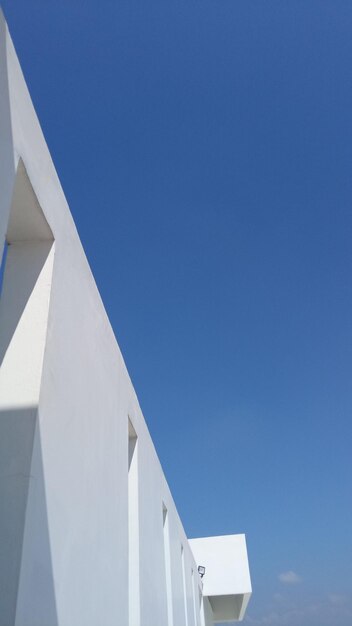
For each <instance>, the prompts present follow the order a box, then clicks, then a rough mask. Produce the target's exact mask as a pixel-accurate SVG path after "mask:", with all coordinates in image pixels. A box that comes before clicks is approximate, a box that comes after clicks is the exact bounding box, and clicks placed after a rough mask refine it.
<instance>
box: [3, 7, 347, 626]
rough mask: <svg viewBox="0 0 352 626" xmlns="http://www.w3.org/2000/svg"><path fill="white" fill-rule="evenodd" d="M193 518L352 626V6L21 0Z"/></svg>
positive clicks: (109, 299) (139, 370)
mask: <svg viewBox="0 0 352 626" xmlns="http://www.w3.org/2000/svg"><path fill="white" fill-rule="evenodd" d="M3 8H4V11H5V14H6V17H7V19H8V22H9V25H10V30H11V33H12V36H13V39H14V42H15V45H16V49H17V52H18V55H19V57H20V61H21V64H22V67H23V70H24V73H25V76H26V79H27V82H28V85H29V88H30V91H31V95H32V98H33V101H34V104H35V107H36V109H37V112H38V115H39V118H40V121H41V124H42V127H43V130H44V133H45V136H46V139H47V142H48V145H49V148H50V150H51V153H52V156H53V160H54V162H55V165H56V167H57V170H58V173H59V176H60V179H61V182H62V185H63V188H64V190H65V193H66V195H67V198H68V201H69V204H70V207H71V210H72V213H73V216H74V219H75V221H76V224H77V227H78V231H79V233H80V236H81V239H82V242H83V245H84V247H85V250H86V253H87V256H88V259H89V261H90V264H91V267H92V270H93V273H94V276H95V278H96V281H97V284H98V287H99V289H100V292H101V294H102V297H103V300H104V303H105V306H106V308H107V311H108V314H109V317H110V320H111V323H112V326H113V328H114V330H115V333H116V336H117V339H118V341H119V344H120V347H121V349H122V352H123V354H124V357H125V360H126V363H127V367H128V369H129V372H130V374H131V377H132V380H133V382H134V385H135V388H136V391H137V394H138V396H139V399H140V402H141V406H142V409H143V412H144V415H145V417H146V420H147V422H148V425H149V428H150V431H151V434H152V436H153V439H154V442H155V444H156V448H157V451H158V453H159V456H160V459H161V462H162V465H163V467H164V470H165V473H166V476H167V479H168V481H169V484H170V486H171V489H172V492H173V494H174V497H175V500H176V504H177V506H178V509H179V512H180V515H181V517H182V520H183V522H184V526H185V529H186V532H187V533H188V535H189V536H201V535H209V534H225V533H232V532H245V533H246V535H247V543H248V550H249V557H250V564H251V574H252V583H253V588H254V594H253V598H252V601H251V604H250V606H249V609H248V616H247V618H246V623H248V624H253V625H261V624H265V625H269V626H270V625H278V626H279V625H280V626H351V623H352V601H351V598H352V575H351V574H352V572H351V570H352V566H351V555H352V533H351V527H352V505H351V473H352V467H351V465H352V463H351V440H352V426H351V408H352V386H351V365H352V325H351V313H352V291H351V274H352V247H351V236H352V213H351V201H352V176H351V165H352V74H351V68H352V36H351V35H352V3H351V2H350V0H348V1H344V2H343V1H340V0H331V1H329V2H327V1H325V0H317V1H311V0H301V1H299V0H290V1H288V0H276V1H273V0H266V1H265V2H263V0H260V1H259V0H258V1H256V0H211V1H210V0H203V1H202V2H195V1H193V0H187V2H186V1H183V0H182V1H176V2H169V1H168V0H148V1H147V2H145V1H144V2H141V1H139V0H136V2H127V0H122V1H121V2H119V1H116V0H114V1H107V0H101V2H100V3H98V4H97V3H96V2H93V1H92V0H85V1H84V2H83V1H81V2H72V0H70V1H68V0H61V1H60V2H59V1H55V2H54V1H51V0H42V1H39V0H37V1H35V0H34V1H31V2H28V0H17V2H13V0H12V1H11V2H10V0H3Z"/></svg>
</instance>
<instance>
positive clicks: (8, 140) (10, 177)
mask: <svg viewBox="0 0 352 626" xmlns="http://www.w3.org/2000/svg"><path fill="white" fill-rule="evenodd" d="M6 31H7V28H6V24H5V20H4V16H3V14H2V12H1V9H0V138H1V144H0V258H1V257H2V251H3V245H4V241H5V234H6V229H7V224H8V218H9V212H10V205H11V198H12V192H13V184H14V180H15V163H14V149H13V139H12V124H11V113H10V96H9V83H8V71H7V54H6Z"/></svg>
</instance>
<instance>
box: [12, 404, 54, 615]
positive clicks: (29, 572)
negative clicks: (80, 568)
mask: <svg viewBox="0 0 352 626" xmlns="http://www.w3.org/2000/svg"><path fill="white" fill-rule="evenodd" d="M0 503H1V504H0V506H1V514H0V590H1V591H0V626H12V625H14V624H15V623H16V626H28V624H35V625H36V626H57V625H58V617H57V610H56V599H55V586H54V577H53V568H52V558H51V549H50V537H49V523H48V514H47V503H46V494H45V475H44V467H43V458H42V446H41V438H40V426H39V414H38V410H37V407H28V408H26V409H19V410H16V409H13V410H5V411H0Z"/></svg>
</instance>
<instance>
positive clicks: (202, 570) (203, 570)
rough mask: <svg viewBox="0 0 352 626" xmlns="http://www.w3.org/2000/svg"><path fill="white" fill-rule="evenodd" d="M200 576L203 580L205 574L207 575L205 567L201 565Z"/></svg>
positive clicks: (199, 568)
mask: <svg viewBox="0 0 352 626" xmlns="http://www.w3.org/2000/svg"><path fill="white" fill-rule="evenodd" d="M198 574H199V576H200V577H201V578H203V576H204V574H205V567H204V565H199V566H198Z"/></svg>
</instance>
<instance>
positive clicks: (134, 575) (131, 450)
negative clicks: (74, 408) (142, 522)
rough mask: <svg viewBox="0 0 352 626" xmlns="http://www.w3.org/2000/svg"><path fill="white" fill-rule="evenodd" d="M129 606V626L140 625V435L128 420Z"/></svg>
mask: <svg viewBox="0 0 352 626" xmlns="http://www.w3.org/2000/svg"><path fill="white" fill-rule="evenodd" d="M128 599H129V602H128V607H129V626H139V625H140V597H139V497H138V437H137V434H136V431H135V429H134V427H133V425H132V422H131V420H130V419H129V420H128Z"/></svg>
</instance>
